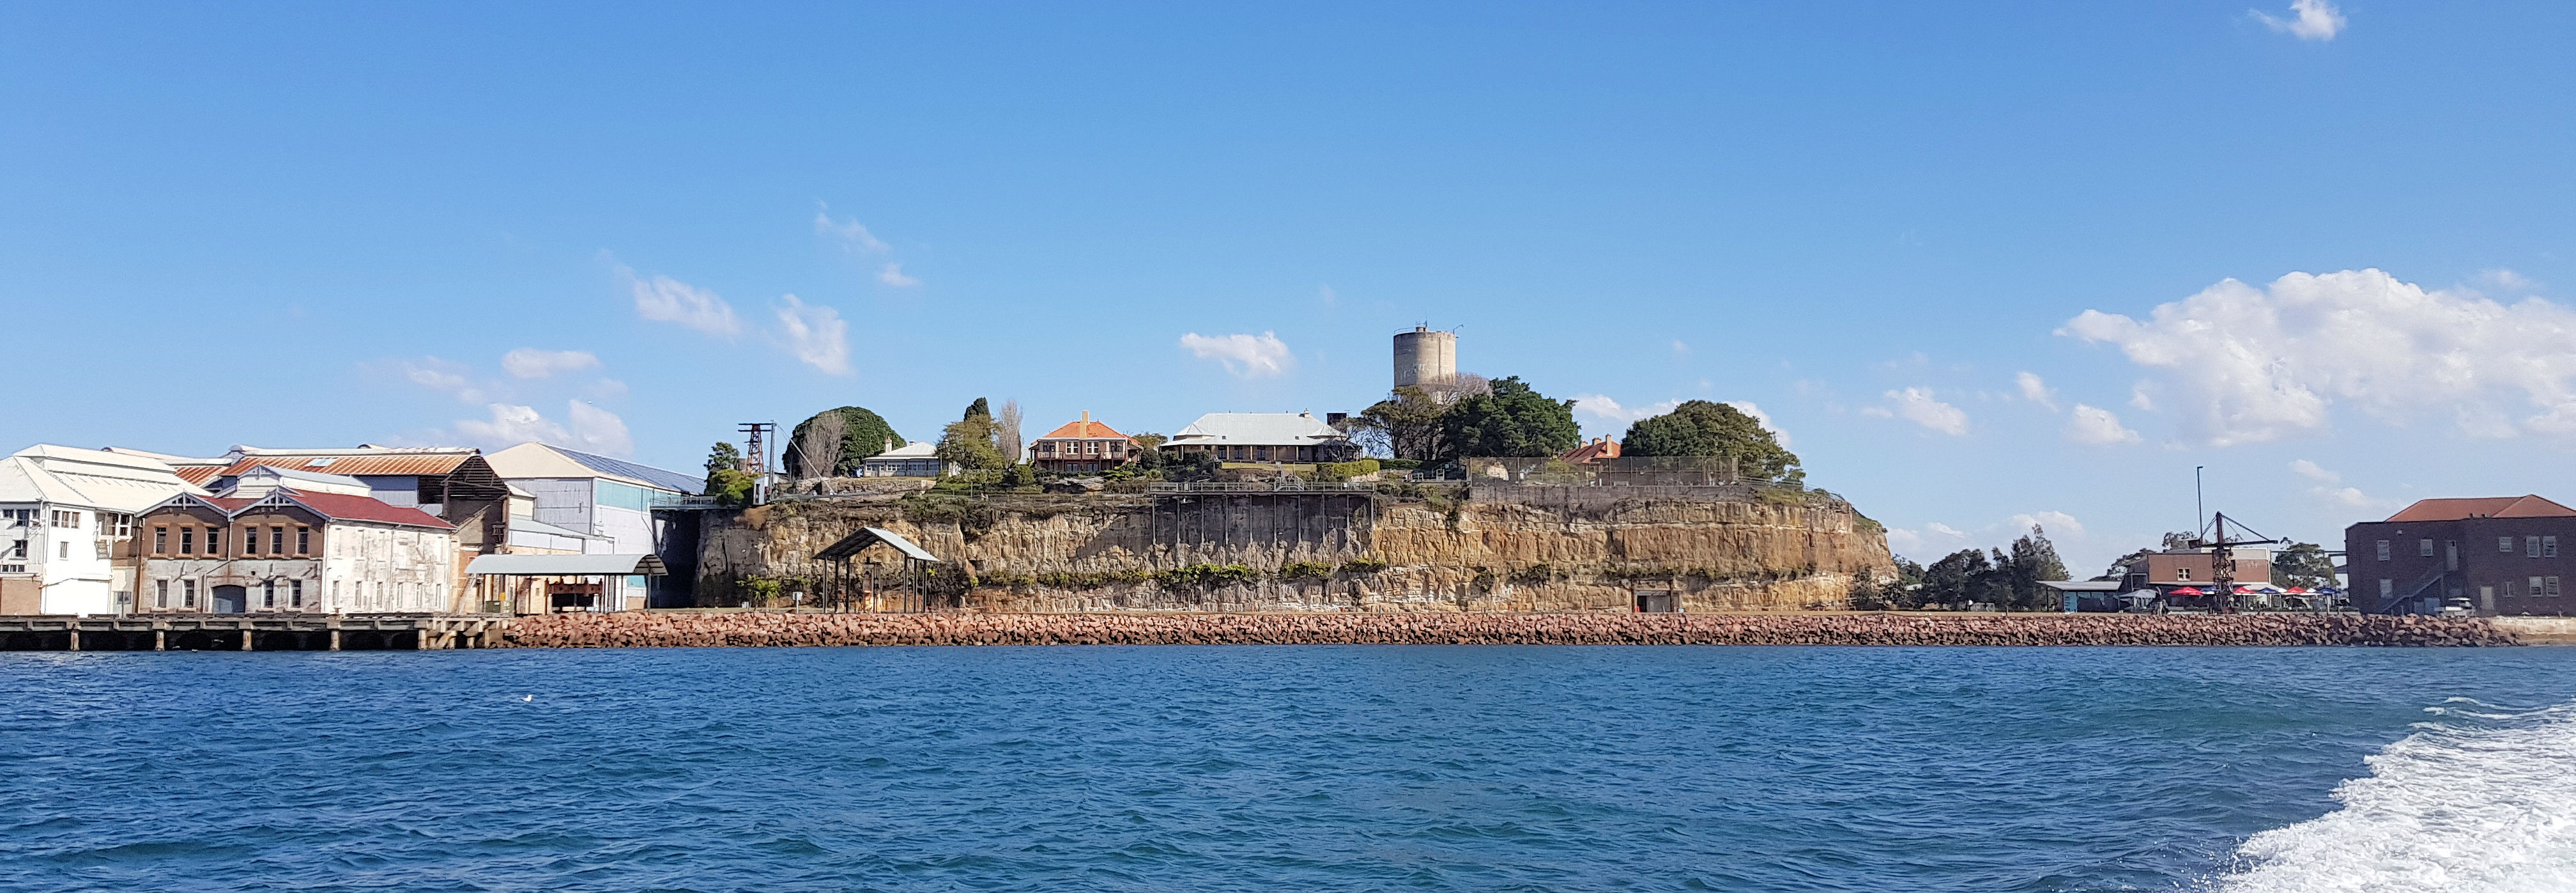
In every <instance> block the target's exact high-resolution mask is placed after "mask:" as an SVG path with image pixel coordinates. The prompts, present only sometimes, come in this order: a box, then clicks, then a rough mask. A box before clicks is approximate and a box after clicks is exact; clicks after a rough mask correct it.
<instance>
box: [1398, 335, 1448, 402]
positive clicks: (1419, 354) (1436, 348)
mask: <svg viewBox="0 0 2576 893" xmlns="http://www.w3.org/2000/svg"><path fill="white" fill-rule="evenodd" d="M1457 377H1458V333H1456V332H1434V331H1432V330H1431V329H1430V328H1429V327H1427V326H1414V327H1413V331H1410V332H1397V333H1396V334H1395V386H1396V387H1399V388H1404V387H1415V386H1418V385H1426V384H1436V383H1439V382H1444V381H1449V380H1451V379H1454V378H1457Z"/></svg>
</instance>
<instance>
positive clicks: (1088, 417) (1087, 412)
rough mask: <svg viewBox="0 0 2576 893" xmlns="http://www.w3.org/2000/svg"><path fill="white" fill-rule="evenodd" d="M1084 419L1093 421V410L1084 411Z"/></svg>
mask: <svg viewBox="0 0 2576 893" xmlns="http://www.w3.org/2000/svg"><path fill="white" fill-rule="evenodd" d="M1082 420H1083V421H1085V422H1089V421H1091V410H1088V409H1086V410H1083V411H1082Z"/></svg>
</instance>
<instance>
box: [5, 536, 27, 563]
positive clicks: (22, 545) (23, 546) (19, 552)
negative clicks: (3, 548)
mask: <svg viewBox="0 0 2576 893" xmlns="http://www.w3.org/2000/svg"><path fill="white" fill-rule="evenodd" d="M9 557H11V558H17V559H22V560H23V559H25V558H26V557H27V541H26V540H19V541H18V542H16V543H15V544H12V545H11V546H10V547H9Z"/></svg>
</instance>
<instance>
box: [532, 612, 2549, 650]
mask: <svg viewBox="0 0 2576 893" xmlns="http://www.w3.org/2000/svg"><path fill="white" fill-rule="evenodd" d="M503 644H504V646H505V647H516V648H636V647H687V646H763V645H1346V644H1425V645H1622V644H1638V645H2401V646H2460V645H2465V646H2480V645H2514V644H2519V642H2518V641H2517V640H2516V638H2515V637H2514V636H2513V635H2512V634H2510V633H2508V632H2505V631H2502V630H2500V629H2498V628H2497V627H2496V626H2494V625H2492V624H2489V623H2488V622H2486V621H2484V620H2476V619H2443V618H2431V617H2379V616H2358V615H2349V614H2346V615H2323V616H2320V615H2291V614H2254V615H2238V616H2228V617H2216V616H2184V615H2166V616H2147V615H2116V614H2072V615H2070V614H2021V615H1995V614H1986V615H1977V614H1948V615H1922V614H1763V615H1756V614H1575V613H1568V614H1507V613H1469V614H1357V613H1354V614H1150V615H1139V614H806V613H789V612H769V611H745V612H728V613H677V612H626V613H617V614H555V615H548V616H541V617H523V618H520V619H518V620H516V621H514V622H513V623H511V624H510V627H509V629H508V631H507V632H506V633H505V634H504V636H503Z"/></svg>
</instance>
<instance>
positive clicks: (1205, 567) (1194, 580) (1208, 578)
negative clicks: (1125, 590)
mask: <svg viewBox="0 0 2576 893" xmlns="http://www.w3.org/2000/svg"><path fill="white" fill-rule="evenodd" d="M1259 579H1261V572H1260V571H1257V570H1253V569H1252V568H1251V566H1249V565H1242V564H1192V565H1187V566H1184V567H1176V568H1172V569H1171V570H1167V571H1163V572H1162V573H1158V574H1155V575H1154V582H1156V583H1161V584H1163V585H1165V586H1169V587H1172V588H1175V589H1214V588H1216V587H1219V586H1229V585H1233V584H1236V583H1250V582H1253V581H1256V580H1259Z"/></svg>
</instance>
